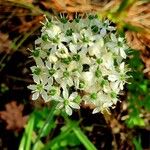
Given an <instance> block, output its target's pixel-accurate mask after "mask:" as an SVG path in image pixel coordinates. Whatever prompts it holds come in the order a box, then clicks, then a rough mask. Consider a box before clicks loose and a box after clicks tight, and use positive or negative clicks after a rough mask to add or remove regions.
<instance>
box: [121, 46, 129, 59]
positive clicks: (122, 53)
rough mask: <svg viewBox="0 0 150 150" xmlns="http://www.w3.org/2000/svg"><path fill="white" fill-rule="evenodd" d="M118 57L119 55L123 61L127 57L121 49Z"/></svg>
mask: <svg viewBox="0 0 150 150" xmlns="http://www.w3.org/2000/svg"><path fill="white" fill-rule="evenodd" d="M120 55H121V57H123V58H124V59H126V57H127V55H126V53H125V51H124V49H123V48H120Z"/></svg>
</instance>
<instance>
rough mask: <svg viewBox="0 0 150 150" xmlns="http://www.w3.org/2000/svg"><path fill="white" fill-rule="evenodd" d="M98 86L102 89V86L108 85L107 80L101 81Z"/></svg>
mask: <svg viewBox="0 0 150 150" xmlns="http://www.w3.org/2000/svg"><path fill="white" fill-rule="evenodd" d="M100 85H101V86H102V87H103V86H104V85H108V80H105V79H103V80H102V81H101V82H100Z"/></svg>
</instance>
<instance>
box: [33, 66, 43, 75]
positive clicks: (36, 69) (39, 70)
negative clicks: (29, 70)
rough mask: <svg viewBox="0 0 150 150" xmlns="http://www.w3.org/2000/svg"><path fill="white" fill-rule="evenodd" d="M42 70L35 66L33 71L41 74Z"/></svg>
mask: <svg viewBox="0 0 150 150" xmlns="http://www.w3.org/2000/svg"><path fill="white" fill-rule="evenodd" d="M41 71H42V70H41V69H40V68H38V67H37V68H35V70H34V71H33V73H34V74H36V75H40V73H41Z"/></svg>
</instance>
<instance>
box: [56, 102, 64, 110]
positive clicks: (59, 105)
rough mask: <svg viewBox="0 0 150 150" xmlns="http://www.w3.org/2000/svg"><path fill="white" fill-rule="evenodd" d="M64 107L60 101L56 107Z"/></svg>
mask: <svg viewBox="0 0 150 150" xmlns="http://www.w3.org/2000/svg"><path fill="white" fill-rule="evenodd" d="M63 107H64V104H63V103H58V104H57V106H56V109H62V108H63Z"/></svg>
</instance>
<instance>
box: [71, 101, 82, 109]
mask: <svg viewBox="0 0 150 150" xmlns="http://www.w3.org/2000/svg"><path fill="white" fill-rule="evenodd" d="M69 105H70V106H71V107H72V108H74V109H80V106H79V105H78V104H77V103H74V102H70V103H69Z"/></svg>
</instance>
